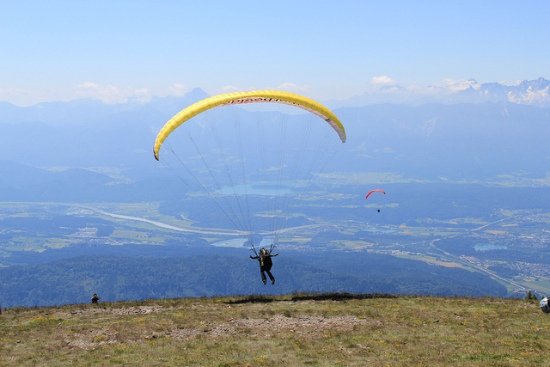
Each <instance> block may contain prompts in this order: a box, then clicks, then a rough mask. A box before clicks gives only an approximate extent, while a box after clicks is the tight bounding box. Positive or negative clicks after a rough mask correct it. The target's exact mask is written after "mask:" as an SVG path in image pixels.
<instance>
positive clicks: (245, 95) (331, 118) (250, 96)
mask: <svg viewBox="0 0 550 367" xmlns="http://www.w3.org/2000/svg"><path fill="white" fill-rule="evenodd" d="M261 102H274V103H284V104H288V105H292V106H296V107H299V108H302V109H304V110H306V111H309V112H311V113H314V114H316V115H317V116H319V117H321V118H322V119H323V120H325V121H326V122H328V123H329V124H330V126H332V128H333V129H334V130H335V131H336V133H337V134H338V136H339V137H340V140H342V143H344V142H345V141H346V131H345V130H344V125H342V123H341V122H340V120H339V119H338V117H336V115H335V114H334V113H333V112H332V111H330V110H329V109H328V108H327V107H325V106H323V105H322V104H320V103H319V102H316V101H314V100H312V99H310V98H307V97H304V96H301V95H298V94H294V93H290V92H284V91H277V90H257V91H250V92H235V93H225V94H219V95H216V96H212V97H208V98H205V99H203V100H201V101H199V102H196V103H194V104H192V105H191V106H189V107H187V108H185V109H183V110H181V111H180V112H178V113H177V114H176V115H174V116H173V117H172V118H171V119H170V120H168V122H166V124H164V126H163V127H162V129H161V130H160V131H159V133H158V135H157V138H156V140H155V145H154V147H153V153H154V155H155V159H156V160H157V161H158V160H159V151H160V148H161V146H162V143H163V142H164V140H166V138H167V137H168V136H169V135H170V134H171V133H172V132H173V131H174V130H175V129H176V128H177V127H178V126H180V125H182V124H183V123H185V122H186V121H188V120H189V119H191V118H193V117H194V116H196V115H198V114H200V113H202V112H204V111H207V110H209V109H212V108H215V107H218V106H224V105H234V104H243V103H261Z"/></svg>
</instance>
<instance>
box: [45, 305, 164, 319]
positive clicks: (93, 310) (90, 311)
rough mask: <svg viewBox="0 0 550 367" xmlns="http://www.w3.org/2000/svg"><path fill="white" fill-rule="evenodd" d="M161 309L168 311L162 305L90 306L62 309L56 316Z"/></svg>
mask: <svg viewBox="0 0 550 367" xmlns="http://www.w3.org/2000/svg"><path fill="white" fill-rule="evenodd" d="M160 311H166V308H165V307H161V306H128V307H121V308H112V307H106V308H103V307H89V308H83V309H77V310H71V311H61V312H57V313H56V316H58V317H71V316H74V315H77V316H79V317H80V316H86V315H120V316H121V315H146V314H149V313H155V312H160Z"/></svg>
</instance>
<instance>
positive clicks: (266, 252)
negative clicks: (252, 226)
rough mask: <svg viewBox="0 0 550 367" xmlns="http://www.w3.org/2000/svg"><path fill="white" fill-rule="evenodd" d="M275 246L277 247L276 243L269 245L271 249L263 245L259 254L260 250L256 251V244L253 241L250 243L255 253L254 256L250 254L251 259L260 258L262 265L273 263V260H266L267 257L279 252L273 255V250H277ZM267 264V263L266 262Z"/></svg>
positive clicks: (251, 249)
mask: <svg viewBox="0 0 550 367" xmlns="http://www.w3.org/2000/svg"><path fill="white" fill-rule="evenodd" d="M275 247H277V245H275V244H274V243H272V244H271V245H270V246H269V250H268V249H266V248H265V247H262V248H261V249H260V253H259V254H258V251H256V247H255V246H254V242H251V243H250V251H252V252H253V253H254V256H250V258H251V259H259V260H260V267H262V268H263V267H264V266H266V265H268V266H270V265H271V261H269V262H267V261H265V260H266V259H267V258H269V257H271V256H277V255H279V254H275V255H272V253H273V250H275ZM264 262H265V263H267V264H265V263H264Z"/></svg>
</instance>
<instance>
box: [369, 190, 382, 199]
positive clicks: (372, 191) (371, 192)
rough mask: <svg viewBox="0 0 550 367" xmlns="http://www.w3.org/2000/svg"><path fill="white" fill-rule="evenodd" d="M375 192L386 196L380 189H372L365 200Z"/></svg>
mask: <svg viewBox="0 0 550 367" xmlns="http://www.w3.org/2000/svg"><path fill="white" fill-rule="evenodd" d="M375 192H379V193H382V194H384V195H386V192H385V191H384V190H382V189H373V190H370V191H369V192H367V195H366V196H365V200H366V199H368V198H369V196H371V195H372V194H374V193H375Z"/></svg>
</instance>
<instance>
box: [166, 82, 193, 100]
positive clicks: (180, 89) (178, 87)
mask: <svg viewBox="0 0 550 367" xmlns="http://www.w3.org/2000/svg"><path fill="white" fill-rule="evenodd" d="M168 91H169V93H168V94H169V95H171V96H175V97H181V96H184V95H185V93H187V92H188V91H189V88H187V87H186V86H185V85H183V84H181V83H174V84H172V85H171V86H170V87H169V88H168Z"/></svg>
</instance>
